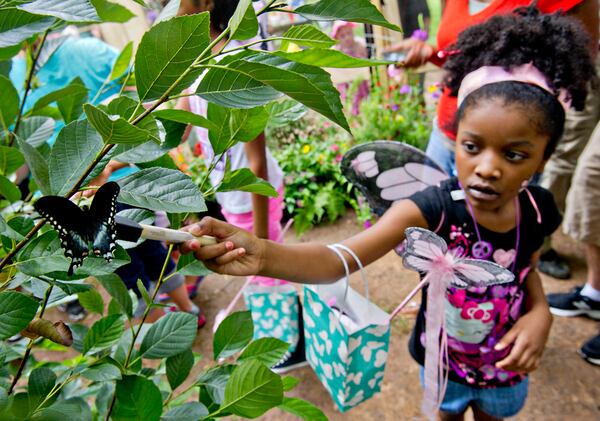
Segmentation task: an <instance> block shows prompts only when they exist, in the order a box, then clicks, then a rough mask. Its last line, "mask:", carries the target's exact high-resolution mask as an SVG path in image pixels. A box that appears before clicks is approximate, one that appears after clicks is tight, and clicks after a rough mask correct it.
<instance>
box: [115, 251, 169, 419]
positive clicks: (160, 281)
mask: <svg viewBox="0 0 600 421" xmlns="http://www.w3.org/2000/svg"><path fill="white" fill-rule="evenodd" d="M172 251H173V244H170V245H169V249H168V250H167V257H166V258H165V261H164V263H163V267H162V269H161V271H160V276H159V277H158V281H157V282H156V287H155V288H154V291H153V292H152V298H151V302H150V304H149V305H147V306H146V309H145V310H144V314H143V315H142V318H141V320H140V324H139V327H138V329H137V331H136V332H135V333H134V335H133V338H132V340H131V344H130V345H129V350H128V351H127V357H125V362H124V363H123V369H125V370H127V368H128V367H129V360H130V359H131V353H132V352H133V348H134V346H135V341H136V340H137V337H138V336H139V334H140V331H141V330H142V326H143V325H144V322H145V321H146V318H147V317H148V314H150V310H151V309H152V303H153V302H154V299H155V298H156V296H157V295H158V290H159V289H160V287H161V286H162V284H163V282H164V276H165V271H166V270H167V264H168V263H169V259H170V258H171V252H172ZM134 361H137V358H136V360H134ZM116 396H117V389H116V388H115V391H114V393H113V396H112V399H111V401H110V405H109V407H108V411H106V418H105V420H106V421H108V420H109V419H110V414H111V413H112V410H113V407H114V405H115V401H116Z"/></svg>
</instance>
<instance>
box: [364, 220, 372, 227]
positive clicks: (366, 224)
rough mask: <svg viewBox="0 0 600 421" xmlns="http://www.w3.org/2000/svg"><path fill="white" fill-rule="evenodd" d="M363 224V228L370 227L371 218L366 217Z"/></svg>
mask: <svg viewBox="0 0 600 421" xmlns="http://www.w3.org/2000/svg"><path fill="white" fill-rule="evenodd" d="M363 226H364V227H365V229H369V228H371V227H372V226H373V223H372V222H371V220H370V219H367V220H366V221H365V222H364V224H363Z"/></svg>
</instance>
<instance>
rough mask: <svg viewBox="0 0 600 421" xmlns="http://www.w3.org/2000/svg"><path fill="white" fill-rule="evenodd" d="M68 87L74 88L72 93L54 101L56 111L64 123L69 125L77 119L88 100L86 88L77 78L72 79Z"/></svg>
mask: <svg viewBox="0 0 600 421" xmlns="http://www.w3.org/2000/svg"><path fill="white" fill-rule="evenodd" d="M69 86H72V87H73V88H74V89H73V92H72V93H71V94H69V95H65V96H63V97H61V98H58V99H57V100H56V104H57V105H58V110H59V111H60V114H61V115H62V118H63V120H64V121H65V123H70V122H71V121H73V120H77V119H78V118H79V116H80V115H81V112H82V108H81V107H82V106H83V104H84V103H85V102H86V101H87V99H88V88H87V87H86V86H85V85H84V84H83V82H82V81H81V79H79V78H78V77H77V78H75V79H73V81H72V82H71V83H70V84H69Z"/></svg>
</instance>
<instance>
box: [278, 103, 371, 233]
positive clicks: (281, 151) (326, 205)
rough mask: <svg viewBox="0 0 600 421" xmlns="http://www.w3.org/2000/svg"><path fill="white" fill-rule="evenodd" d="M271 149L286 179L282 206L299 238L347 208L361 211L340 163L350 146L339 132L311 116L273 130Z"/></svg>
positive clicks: (336, 217)
mask: <svg viewBox="0 0 600 421" xmlns="http://www.w3.org/2000/svg"><path fill="white" fill-rule="evenodd" d="M268 134H269V136H268V138H269V140H270V141H272V142H276V143H275V144H276V146H275V147H273V148H271V150H272V151H273V155H274V156H275V159H277V161H278V162H279V165H280V166H281V169H282V170H283V173H284V174H285V175H286V176H285V206H286V209H287V212H288V214H289V215H290V216H292V217H293V218H294V229H295V231H296V233H297V234H298V235H301V234H302V233H304V232H306V231H307V230H309V229H310V228H312V226H313V225H315V224H318V223H321V222H324V221H329V222H333V221H335V220H337V219H338V218H339V217H341V216H342V215H344V214H345V213H346V210H347V208H348V207H352V208H354V209H355V210H356V211H360V210H361V209H360V206H359V204H358V201H357V195H356V192H355V191H354V190H353V189H352V186H351V185H350V183H348V181H347V180H346V178H344V176H343V175H342V173H341V171H340V167H339V162H340V161H341V159H342V156H343V154H344V152H345V151H346V150H347V149H348V148H349V147H350V145H351V144H350V140H349V139H348V138H346V137H345V136H343V135H340V130H339V129H337V128H336V127H333V126H331V124H329V123H327V122H324V121H322V120H320V119H318V118H317V117H315V116H314V115H311V116H309V117H307V118H305V119H302V120H299V121H297V122H295V123H293V124H291V125H288V126H287V127H281V128H272V129H270V131H269V132H268Z"/></svg>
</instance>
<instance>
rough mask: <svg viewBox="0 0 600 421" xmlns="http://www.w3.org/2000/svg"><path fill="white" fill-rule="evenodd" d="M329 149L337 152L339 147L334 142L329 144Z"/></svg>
mask: <svg viewBox="0 0 600 421" xmlns="http://www.w3.org/2000/svg"><path fill="white" fill-rule="evenodd" d="M331 150H332V151H333V152H337V151H339V150H340V147H339V146H338V145H337V144H336V143H334V144H333V145H331Z"/></svg>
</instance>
